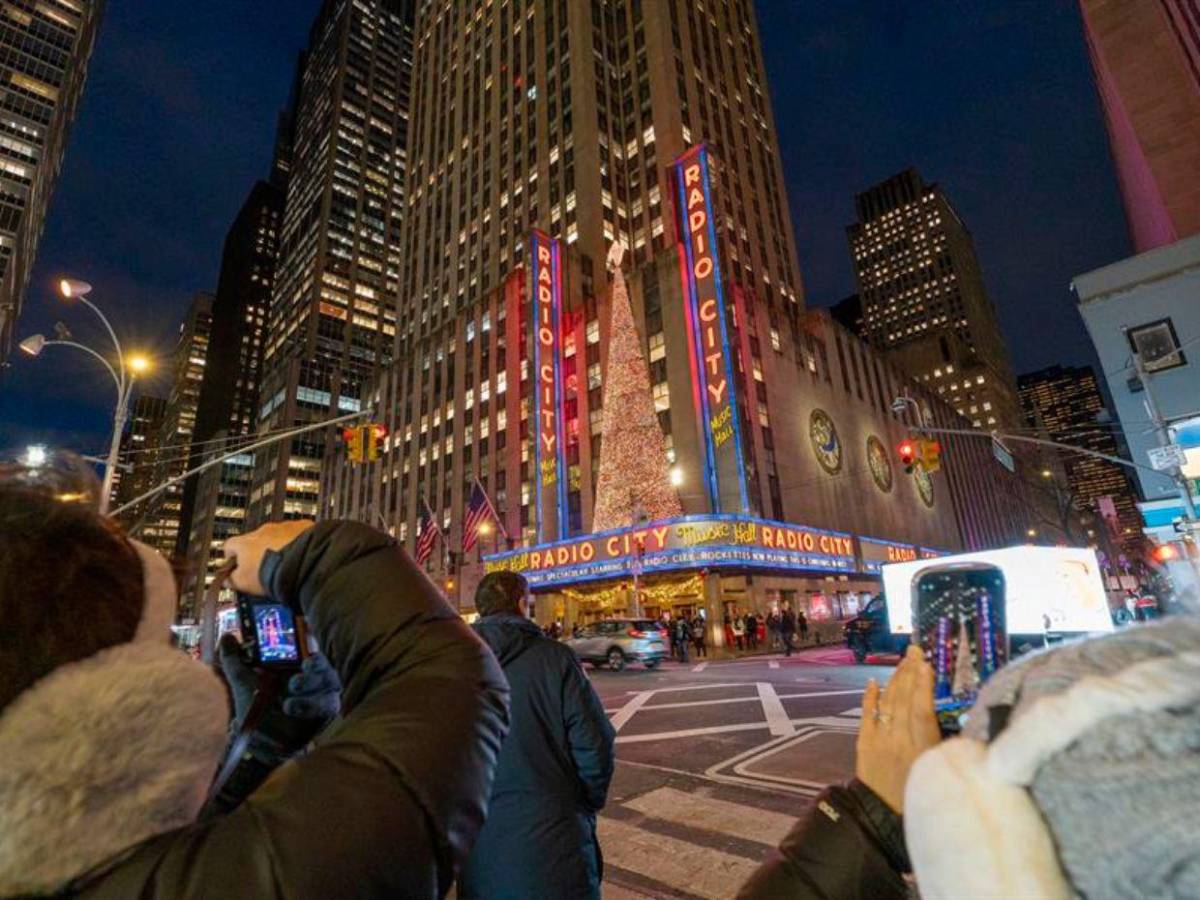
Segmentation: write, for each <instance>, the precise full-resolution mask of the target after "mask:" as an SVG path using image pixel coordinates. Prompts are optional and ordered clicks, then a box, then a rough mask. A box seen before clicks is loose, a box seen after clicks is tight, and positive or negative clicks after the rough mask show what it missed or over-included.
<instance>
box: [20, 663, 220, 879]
mask: <svg viewBox="0 0 1200 900" xmlns="http://www.w3.org/2000/svg"><path fill="white" fill-rule="evenodd" d="M228 721H229V709H228V703H227V699H226V695H225V689H224V687H223V686H222V684H221V682H220V679H218V678H217V676H216V675H215V674H214V673H213V672H212V671H210V670H208V669H207V668H205V667H204V666H203V665H201V664H200V663H198V662H196V661H194V660H192V659H191V658H189V657H187V656H186V655H184V654H183V653H180V652H179V651H178V650H174V649H172V648H170V647H169V646H167V645H166V642H165V640H162V641H153V642H151V641H141V642H134V643H129V644H121V645H118V646H115V647H111V648H109V649H107V650H104V651H102V652H101V653H97V654H96V655H95V656H92V657H89V658H87V659H84V660H81V661H79V662H76V663H72V664H70V665H67V666H63V667H61V668H59V669H57V670H55V671H54V672H52V673H51V674H50V675H48V676H46V677H45V678H43V679H42V680H41V681H39V682H37V684H35V685H33V687H31V688H30V689H29V690H27V691H25V693H24V694H22V695H21V696H20V697H18V698H17V699H16V700H15V701H13V703H12V704H10V705H9V707H8V708H7V709H6V710H4V712H3V715H0V896H9V895H12V894H18V893H50V892H54V891H56V890H59V889H61V888H62V887H64V886H65V885H67V884H69V883H70V882H71V881H72V880H73V879H75V878H78V877H79V876H80V875H83V874H85V873H87V872H89V871H91V870H92V869H94V868H96V867H97V866H100V865H101V864H102V863H104V862H105V861H107V860H110V859H112V858H113V857H116V856H118V855H119V854H121V853H122V852H124V851H126V850H128V849H130V848H131V847H134V846H135V845H137V844H139V843H141V842H143V841H145V840H147V839H148V838H150V837H153V836H154V835H157V834H161V833H163V832H166V831H170V830H172V829H175V828H179V827H181V826H183V825H186V824H188V823H189V822H191V821H193V820H194V819H195V817H196V814H197V813H198V812H199V810H200V807H201V805H202V804H203V801H204V798H205V795H206V792H207V790H208V786H209V783H210V782H211V781H212V778H213V775H214V773H215V771H216V768H217V765H218V764H219V762H220V759H221V754H222V752H223V751H224V748H225V741H226V726H227V724H228Z"/></svg>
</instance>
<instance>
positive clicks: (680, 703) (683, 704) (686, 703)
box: [614, 685, 862, 712]
mask: <svg viewBox="0 0 1200 900" xmlns="http://www.w3.org/2000/svg"><path fill="white" fill-rule="evenodd" d="M749 686H750V685H746V687H749ZM861 693H862V690H860V689H854V690H846V691H812V692H810V693H807V694H780V695H779V699H780V700H795V699H797V698H800V697H840V696H843V695H850V694H861ZM759 702H761V701H760V699H759V697H758V695H757V694H755V695H754V696H753V697H722V698H720V699H718V700H677V701H674V702H672V703H652V704H649V705H647V706H644V707H642V711H643V712H649V711H650V710H652V709H686V708H687V707H691V706H717V705H719V704H722V703H759ZM614 712H615V710H614Z"/></svg>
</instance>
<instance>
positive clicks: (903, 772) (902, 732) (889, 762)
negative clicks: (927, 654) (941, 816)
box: [855, 644, 941, 814]
mask: <svg viewBox="0 0 1200 900" xmlns="http://www.w3.org/2000/svg"><path fill="white" fill-rule="evenodd" d="M940 740H941V734H940V733H939V732H938V723H937V719H936V718H935V717H934V713H933V669H932V668H931V667H930V665H929V663H928V662H926V661H925V658H924V656H923V655H922V654H921V649H920V648H919V647H918V646H916V645H915V644H910V645H909V647H908V651H907V652H906V653H905V655H904V659H902V660H901V661H900V665H899V666H898V667H897V668H896V674H895V675H893V676H892V680H891V681H890V682H888V686H887V689H886V690H880V687H879V683H878V682H877V681H875V679H871V681H870V682H868V684H867V690H866V692H865V693H864V694H863V708H862V724H861V725H860V726H859V730H858V744H857V747H856V751H855V776H856V777H857V778H858V780H859V781H861V782H862V783H863V784H865V785H866V786H867V787H869V788H870V789H871V790H872V791H874V792H875V793H876V794H878V795H879V797H880V799H881V800H883V802H884V803H886V804H887V805H888V806H890V807H891V808H892V809H893V810H895V811H896V812H897V813H901V814H902V813H903V812H904V785H905V783H906V782H907V781H908V771H909V769H911V768H912V764H913V763H914V762H915V761H916V759H917V757H918V756H920V755H921V754H922V753H924V752H925V751H926V750H928V749H929V748H930V747H933V746H935V745H936V744H937V743H938V742H939V741H940Z"/></svg>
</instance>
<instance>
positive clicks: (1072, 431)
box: [1017, 366, 1142, 548]
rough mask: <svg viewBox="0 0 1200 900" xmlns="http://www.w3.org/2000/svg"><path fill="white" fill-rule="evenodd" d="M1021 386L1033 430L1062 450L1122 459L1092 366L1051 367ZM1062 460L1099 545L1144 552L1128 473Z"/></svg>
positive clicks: (1088, 461)
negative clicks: (1074, 449) (1067, 447)
mask: <svg viewBox="0 0 1200 900" xmlns="http://www.w3.org/2000/svg"><path fill="white" fill-rule="evenodd" d="M1017 383H1018V387H1019V388H1020V391H1021V404H1022V406H1023V407H1024V409H1025V416H1026V419H1027V421H1028V422H1029V424H1030V426H1031V427H1033V428H1035V429H1037V430H1038V431H1039V432H1043V433H1045V434H1046V435H1047V436H1048V437H1049V438H1050V439H1051V440H1054V441H1058V442H1059V443H1062V444H1070V445H1071V446H1072V447H1079V448H1082V449H1084V450H1091V451H1093V452H1096V453H1104V454H1107V455H1108V456H1120V455H1121V447H1120V444H1119V442H1118V440H1117V429H1119V427H1120V426H1119V425H1118V424H1117V423H1116V422H1115V421H1114V420H1113V419H1112V418H1111V417H1110V416H1109V415H1108V407H1107V404H1106V403H1105V402H1104V396H1103V394H1101V392H1100V385H1099V382H1098V381H1097V380H1096V373H1095V371H1094V370H1093V369H1092V367H1091V366H1051V367H1049V368H1047V369H1041V370H1039V371H1037V372H1029V373H1027V374H1025V375H1022V376H1020V378H1018V379H1017ZM1061 459H1062V464H1063V466H1064V467H1065V469H1066V476H1067V484H1068V485H1069V486H1070V490H1071V494H1072V496H1073V498H1078V502H1079V504H1080V506H1081V507H1082V508H1083V509H1085V510H1087V511H1088V512H1089V513H1090V514H1091V518H1092V520H1093V523H1094V525H1092V526H1091V530H1092V531H1094V532H1096V533H1095V534H1093V535H1092V537H1093V538H1095V539H1096V542H1097V543H1098V544H1099V545H1101V546H1107V547H1110V548H1111V547H1113V546H1128V547H1130V548H1135V547H1138V546H1140V544H1141V543H1142V533H1141V532H1142V529H1141V517H1140V516H1139V515H1138V511H1137V492H1136V490H1135V489H1134V487H1133V483H1132V481H1131V480H1130V476H1129V472H1128V470H1126V469H1124V468H1122V467H1121V466H1120V465H1119V464H1117V463H1113V462H1108V461H1106V460H1103V459H1100V458H1098V457H1095V456H1085V455H1082V454H1073V453H1063V454H1062V456H1061ZM1098 528H1105V529H1107V531H1106V535H1107V536H1109V537H1110V538H1111V540H1100V538H1101V535H1100V533H1099V531H1098Z"/></svg>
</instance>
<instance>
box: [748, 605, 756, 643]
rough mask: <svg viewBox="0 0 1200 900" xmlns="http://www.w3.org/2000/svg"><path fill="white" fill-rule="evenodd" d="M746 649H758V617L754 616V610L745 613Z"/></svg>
mask: <svg viewBox="0 0 1200 900" xmlns="http://www.w3.org/2000/svg"><path fill="white" fill-rule="evenodd" d="M746 649H747V650H757V649H758V616H756V615H754V610H751V611H750V612H748V613H746Z"/></svg>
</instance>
